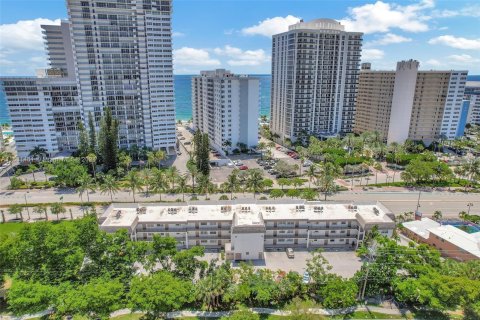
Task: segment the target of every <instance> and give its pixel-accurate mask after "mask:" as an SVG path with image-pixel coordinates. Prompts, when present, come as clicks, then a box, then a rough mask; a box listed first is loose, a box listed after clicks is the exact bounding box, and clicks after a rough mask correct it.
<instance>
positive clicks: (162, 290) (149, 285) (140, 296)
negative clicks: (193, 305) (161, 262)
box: [128, 271, 192, 319]
mask: <svg viewBox="0 0 480 320" xmlns="http://www.w3.org/2000/svg"><path fill="white" fill-rule="evenodd" d="M128 300H129V307H130V309H131V310H132V311H142V312H146V313H147V314H149V315H150V316H151V317H152V318H153V319H157V318H159V317H164V316H165V313H166V312H170V311H173V310H179V309H181V308H182V307H183V306H184V305H185V304H187V303H189V302H190V301H191V300H192V285H191V282H188V281H183V280H179V279H176V278H175V277H173V276H172V275H171V274H170V273H168V272H165V271H159V272H156V273H154V274H152V275H149V276H137V277H134V278H133V279H132V283H131V285H130V292H129V294H128Z"/></svg>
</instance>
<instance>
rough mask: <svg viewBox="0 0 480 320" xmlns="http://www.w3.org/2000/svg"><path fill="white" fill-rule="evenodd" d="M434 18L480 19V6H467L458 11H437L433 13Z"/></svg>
mask: <svg viewBox="0 0 480 320" xmlns="http://www.w3.org/2000/svg"><path fill="white" fill-rule="evenodd" d="M432 16H433V17H434V18H452V17H459V16H463V17H475V18H478V17H480V5H472V6H466V7H463V8H460V9H457V10H435V11H434V12H432Z"/></svg>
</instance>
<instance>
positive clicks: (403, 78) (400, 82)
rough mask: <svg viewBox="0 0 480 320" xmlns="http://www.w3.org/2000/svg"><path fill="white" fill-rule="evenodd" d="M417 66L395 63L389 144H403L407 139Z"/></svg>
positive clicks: (415, 63)
mask: <svg viewBox="0 0 480 320" xmlns="http://www.w3.org/2000/svg"><path fill="white" fill-rule="evenodd" d="M418 66H419V63H418V61H415V60H409V61H400V62H398V63H397V72H396V74H395V85H394V89H393V90H394V92H393V98H392V111H391V113H390V125H389V128H388V138H387V142H388V143H389V144H390V143H392V142H398V143H403V142H405V140H407V139H408V132H409V128H410V119H411V117H412V108H413V98H414V95H415V85H416V82H417V72H418Z"/></svg>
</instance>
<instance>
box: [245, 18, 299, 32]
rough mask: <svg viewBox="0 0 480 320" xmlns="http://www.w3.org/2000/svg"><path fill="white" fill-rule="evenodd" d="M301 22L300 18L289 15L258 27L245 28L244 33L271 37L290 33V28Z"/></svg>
mask: <svg viewBox="0 0 480 320" xmlns="http://www.w3.org/2000/svg"><path fill="white" fill-rule="evenodd" d="M299 21H300V18H298V17H295V16H292V15H288V16H286V17H274V18H268V19H265V20H263V21H260V22H259V23H258V24H257V25H254V26H251V27H248V28H243V29H242V33H243V34H245V35H262V36H265V37H271V36H272V35H274V34H278V33H282V32H285V31H288V26H290V25H292V24H295V23H297V22H299Z"/></svg>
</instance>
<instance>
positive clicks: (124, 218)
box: [102, 199, 394, 228]
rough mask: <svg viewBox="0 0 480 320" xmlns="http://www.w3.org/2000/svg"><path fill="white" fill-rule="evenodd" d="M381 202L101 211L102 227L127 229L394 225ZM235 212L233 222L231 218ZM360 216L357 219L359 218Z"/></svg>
mask: <svg viewBox="0 0 480 320" xmlns="http://www.w3.org/2000/svg"><path fill="white" fill-rule="evenodd" d="M389 213H390V211H389V210H388V209H386V208H385V207H384V206H383V205H382V204H381V203H368V204H357V205H354V204H349V203H323V202H320V201H311V202H307V201H305V200H288V199H283V200H275V201H274V200H253V199H251V200H248V199H247V200H245V199H242V200H232V201H194V202H186V203H159V204H133V203H127V204H111V205H110V206H109V207H108V208H107V210H106V211H105V212H104V214H103V216H102V218H103V219H104V222H103V223H102V226H103V227H117V228H118V227H125V228H130V227H132V225H133V224H134V223H135V222H138V223H161V222H164V223H165V222H168V223H176V222H178V223H187V222H190V221H232V222H233V223H234V224H235V225H239V226H240V225H259V224H263V222H264V221H268V220H312V221H315V220H355V219H358V220H360V219H361V220H362V222H363V223H362V224H365V223H367V224H385V223H391V224H394V222H393V220H392V219H391V218H390V217H389ZM234 215H235V221H233V220H234ZM359 218H360V219H359Z"/></svg>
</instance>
